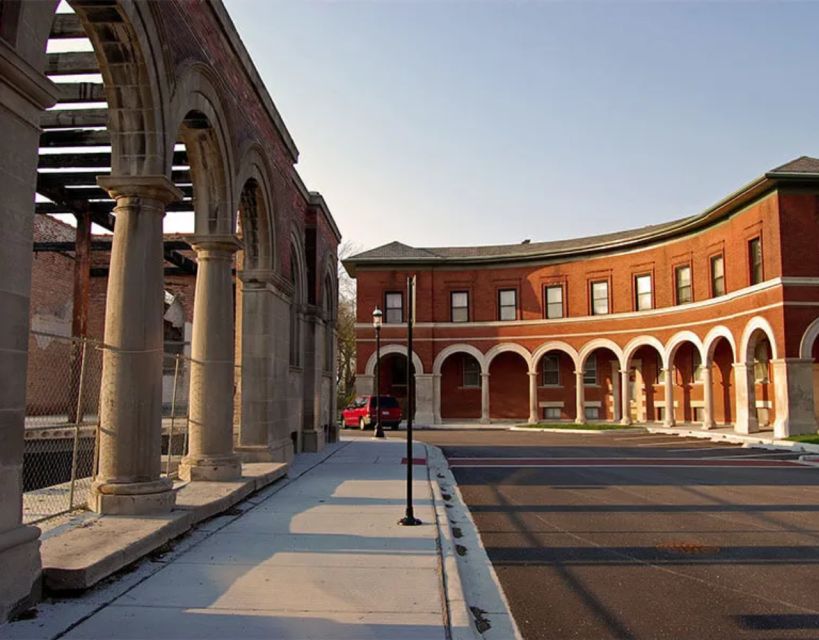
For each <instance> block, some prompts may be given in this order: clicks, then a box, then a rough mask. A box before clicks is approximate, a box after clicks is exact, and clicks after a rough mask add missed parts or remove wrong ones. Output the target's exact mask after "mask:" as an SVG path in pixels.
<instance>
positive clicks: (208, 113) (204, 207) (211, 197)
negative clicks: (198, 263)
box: [165, 63, 244, 235]
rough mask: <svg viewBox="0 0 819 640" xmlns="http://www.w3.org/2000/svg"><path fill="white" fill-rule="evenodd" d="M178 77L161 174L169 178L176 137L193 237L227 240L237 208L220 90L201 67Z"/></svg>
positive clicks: (233, 225) (227, 132) (188, 68)
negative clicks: (186, 174)
mask: <svg viewBox="0 0 819 640" xmlns="http://www.w3.org/2000/svg"><path fill="white" fill-rule="evenodd" d="M181 76H182V79H181V81H180V82H179V84H178V85H177V87H176V92H175V94H174V100H173V106H172V113H173V119H172V122H173V124H174V126H173V127H172V128H170V129H169V132H168V137H169V140H170V142H169V147H170V149H171V152H170V153H168V154H167V157H166V159H165V161H166V165H165V172H166V175H170V171H171V166H172V163H173V145H174V143H175V142H176V137H177V134H178V136H179V138H181V140H182V142H184V144H185V148H186V151H187V154H188V163H189V164H190V171H191V180H192V182H193V195H194V229H195V233H196V234H197V235H211V234H212V235H230V234H233V233H235V232H236V212H237V210H238V206H237V203H236V202H235V197H234V188H233V176H234V175H235V172H234V171H233V167H234V159H233V144H232V136H231V133H230V127H229V120H228V118H227V115H226V112H225V110H224V109H223V107H222V102H221V96H222V95H224V94H225V91H220V90H219V89H218V85H219V82H218V80H217V79H216V78H215V75H214V74H213V72H212V70H211V69H209V68H208V67H206V66H205V65H203V64H200V63H195V64H192V65H189V66H188V67H187V68H186V69H185V70H184V71H182V72H181ZM242 186H244V185H242Z"/></svg>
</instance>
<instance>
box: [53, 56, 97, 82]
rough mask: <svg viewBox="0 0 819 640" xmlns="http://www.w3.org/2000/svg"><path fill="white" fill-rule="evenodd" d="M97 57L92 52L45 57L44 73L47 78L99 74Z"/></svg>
mask: <svg viewBox="0 0 819 640" xmlns="http://www.w3.org/2000/svg"><path fill="white" fill-rule="evenodd" d="M99 72H100V67H99V64H98V62H97V56H96V54H95V53H94V52H93V51H66V52H60V53H49V54H47V55H46V66H45V73H46V75H49V76H71V75H78V74H86V73H99Z"/></svg>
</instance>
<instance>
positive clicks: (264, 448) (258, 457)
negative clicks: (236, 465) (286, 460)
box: [233, 444, 281, 462]
mask: <svg viewBox="0 0 819 640" xmlns="http://www.w3.org/2000/svg"><path fill="white" fill-rule="evenodd" d="M233 451H234V452H235V453H236V455H237V456H239V460H241V461H242V462H281V460H279V459H278V458H277V457H276V451H275V450H274V449H273V447H272V446H271V445H268V444H247V445H238V446H236V447H234V448H233Z"/></svg>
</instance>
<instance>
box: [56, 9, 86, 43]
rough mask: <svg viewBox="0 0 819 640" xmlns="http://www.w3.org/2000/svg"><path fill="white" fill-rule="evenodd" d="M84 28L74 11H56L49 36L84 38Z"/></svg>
mask: <svg viewBox="0 0 819 640" xmlns="http://www.w3.org/2000/svg"><path fill="white" fill-rule="evenodd" d="M85 37H86V34H85V29H83V27H82V22H80V18H79V16H77V15H76V14H74V13H58V14H57V15H56V16H54V24H52V25H51V34H50V35H49V38H56V39H65V38H85Z"/></svg>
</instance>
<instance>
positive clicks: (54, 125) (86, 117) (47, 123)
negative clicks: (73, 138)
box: [40, 109, 108, 129]
mask: <svg viewBox="0 0 819 640" xmlns="http://www.w3.org/2000/svg"><path fill="white" fill-rule="evenodd" d="M40 126H41V127H42V128H43V129H79V128H82V127H107V126H108V109H58V110H54V111H46V112H45V113H44V114H43V115H42V117H41V118H40Z"/></svg>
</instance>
